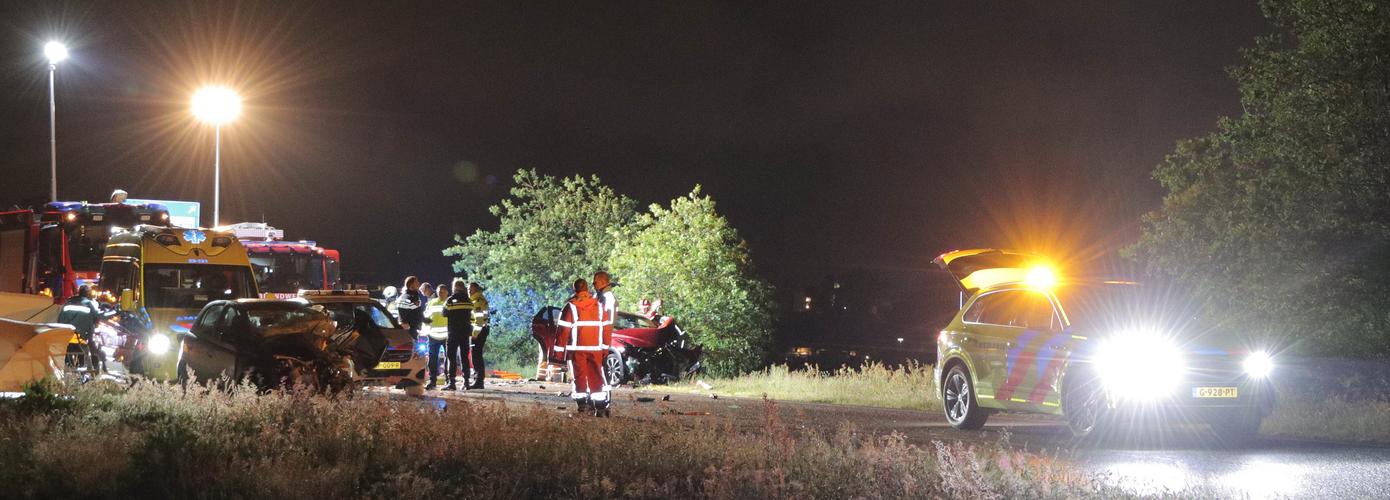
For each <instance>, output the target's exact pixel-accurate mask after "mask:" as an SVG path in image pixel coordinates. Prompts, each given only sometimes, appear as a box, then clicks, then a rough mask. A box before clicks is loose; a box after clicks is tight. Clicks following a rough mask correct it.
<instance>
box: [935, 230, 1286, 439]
mask: <svg viewBox="0 0 1390 500" xmlns="http://www.w3.org/2000/svg"><path fill="white" fill-rule="evenodd" d="M933 262H934V263H935V264H937V265H938V266H940V267H941V268H942V269H944V270H946V271H947V272H948V273H950V274H951V276H952V277H954V278H955V279H956V281H957V282H958V283H959V284H960V287H961V291H962V295H961V297H962V299H963V300H962V301H961V309H960V311H959V312H958V313H957V314H956V316H955V317H954V318H953V319H952V321H951V322H950V324H948V325H947V326H946V328H945V329H943V330H942V331H941V333H940V335H939V336H938V337H937V359H938V360H939V361H938V363H937V364H936V367H935V372H934V379H935V381H936V389H937V390H936V395H937V397H938V398H939V399H940V400H941V402H942V404H943V406H944V409H945V413H946V419H947V421H948V422H950V424H951V425H952V426H953V427H955V428H957V429H978V428H980V427H982V426H983V425H984V424H985V421H986V420H987V419H988V418H989V416H990V414H991V413H993V412H998V411H1017V412H1028V413H1043V414H1051V415H1057V416H1062V417H1065V419H1066V422H1067V426H1068V427H1069V428H1070V429H1071V432H1072V434H1073V435H1075V436H1077V437H1097V436H1100V435H1103V434H1111V433H1125V432H1129V431H1130V430H1131V429H1132V428H1133V426H1131V425H1128V424H1131V423H1138V422H1146V423H1147V422H1150V421H1152V422H1155V423H1177V424H1205V425H1209V426H1210V427H1211V428H1212V430H1213V431H1214V432H1215V434H1216V436H1217V437H1218V438H1219V439H1222V440H1225V441H1228V442H1232V443H1235V442H1241V441H1244V440H1246V439H1248V438H1250V437H1252V436H1253V435H1254V434H1255V432H1256V431H1257V430H1258V429H1259V426H1260V422H1261V420H1262V419H1263V418H1264V417H1265V416H1268V415H1269V413H1270V412H1271V411H1272V409H1273V406H1274V399H1275V394H1274V389H1273V387H1272V384H1271V382H1270V378H1269V377H1270V375H1271V372H1272V370H1273V368H1274V362H1273V360H1272V359H1271V357H1270V355H1269V353H1267V352H1266V351H1264V350H1262V349H1259V348H1257V347H1252V346H1251V345H1249V341H1243V340H1238V339H1230V338H1225V337H1224V336H1222V335H1219V334H1217V333H1215V332H1204V331H1200V330H1201V329H1200V327H1198V326H1197V324H1196V323H1195V322H1193V321H1191V318H1192V317H1193V316H1194V314H1193V311H1191V310H1188V309H1189V308H1187V307H1184V306H1182V305H1180V304H1181V302H1182V301H1181V300H1176V299H1177V297H1176V296H1177V295H1178V294H1165V293H1163V292H1162V291H1161V290H1148V289H1145V288H1146V287H1142V286H1140V285H1139V284H1137V283H1134V282H1127V281H1113V280H1111V281H1106V280H1074V279H1073V280H1064V279H1061V278H1060V277H1059V276H1058V275H1057V273H1056V271H1055V270H1054V269H1055V267H1054V266H1053V265H1052V263H1050V262H1048V261H1047V260H1046V259H1044V258H1042V257H1040V256H1037V255H1031V254H1027V253H1021V252H1012V251H1004V250H993V249H975V250H958V251H953V252H948V253H946V254H943V255H941V256H940V257H937V258H936V259H935V260H934V261H933ZM1165 295H1167V296H1165ZM1120 423H1124V424H1126V425H1123V426H1122V425H1118V424H1120Z"/></svg>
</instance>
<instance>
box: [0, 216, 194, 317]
mask: <svg viewBox="0 0 1390 500" xmlns="http://www.w3.org/2000/svg"><path fill="white" fill-rule="evenodd" d="M140 224H152V225H161V226H163V225H168V224H169V210H168V208H166V207H165V206H164V205H161V204H158V203H150V204H142V205H131V204H122V203H90V204H89V203H86V202H73V201H57V202H52V203H49V204H47V205H45V206H44V208H43V210H16V211H9V212H0V292H17V293H37V294H45V295H51V296H53V299H54V301H55V302H62V301H63V300H64V299H66V298H68V297H69V296H71V295H72V294H74V293H77V287H79V286H81V285H85V284H95V283H96V281H97V274H98V272H99V271H100V269H101V257H102V254H103V253H104V252H105V251H106V242H107V240H110V239H111V235H112V234H113V233H115V232H118V231H120V230H122V229H129V228H131V227H134V226H136V225H140Z"/></svg>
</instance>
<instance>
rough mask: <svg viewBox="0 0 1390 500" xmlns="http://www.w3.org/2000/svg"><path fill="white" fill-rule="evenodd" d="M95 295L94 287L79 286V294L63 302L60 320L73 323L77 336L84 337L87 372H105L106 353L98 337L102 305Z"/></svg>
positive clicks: (60, 321)
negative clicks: (94, 297)
mask: <svg viewBox="0 0 1390 500" xmlns="http://www.w3.org/2000/svg"><path fill="white" fill-rule="evenodd" d="M92 295H94V293H93V291H92V288H91V287H90V286H88V285H82V286H80V287H78V288H77V295H73V296H72V297H68V300H67V301H66V302H63V309H62V310H61V311H59V312H58V322H59V323H66V324H69V325H72V327H73V330H76V331H77V336H78V337H81V338H82V342H83V344H84V347H83V348H82V350H83V351H84V352H83V355H84V356H86V358H87V362H86V363H84V364H85V365H86V366H87V372H88V373H90V374H95V373H103V372H105V371H106V355H105V354H104V353H102V352H101V346H100V345H99V342H98V341H97V338H96V327H97V321H98V320H100V319H101V306H98V305H97V302H96V301H95V300H92Z"/></svg>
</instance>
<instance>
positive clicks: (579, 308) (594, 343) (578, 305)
mask: <svg viewBox="0 0 1390 500" xmlns="http://www.w3.org/2000/svg"><path fill="white" fill-rule="evenodd" d="M599 314H600V313H599V303H598V301H597V300H595V299H594V297H593V296H592V295H589V292H587V291H585V292H579V293H576V294H574V297H573V298H571V299H570V301H569V303H568V304H565V308H564V309H563V310H562V311H561V312H560V320H559V321H557V322H556V324H557V325H559V326H560V335H561V336H562V338H561V339H560V342H557V343H556V345H555V350H556V351H564V352H567V353H573V352H583V351H607V350H608V342H609V340H610V339H611V338H612V337H611V336H609V337H605V336H604V335H603V322H602V321H600V320H599Z"/></svg>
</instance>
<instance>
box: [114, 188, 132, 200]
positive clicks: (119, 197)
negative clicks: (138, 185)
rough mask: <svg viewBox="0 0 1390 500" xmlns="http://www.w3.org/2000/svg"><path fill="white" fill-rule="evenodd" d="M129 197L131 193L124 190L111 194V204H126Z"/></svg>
mask: <svg viewBox="0 0 1390 500" xmlns="http://www.w3.org/2000/svg"><path fill="white" fill-rule="evenodd" d="M129 196H130V193H127V192H125V190H124V189H117V190H115V191H112V192H111V203H125V200H126V198H127V197H129Z"/></svg>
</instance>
